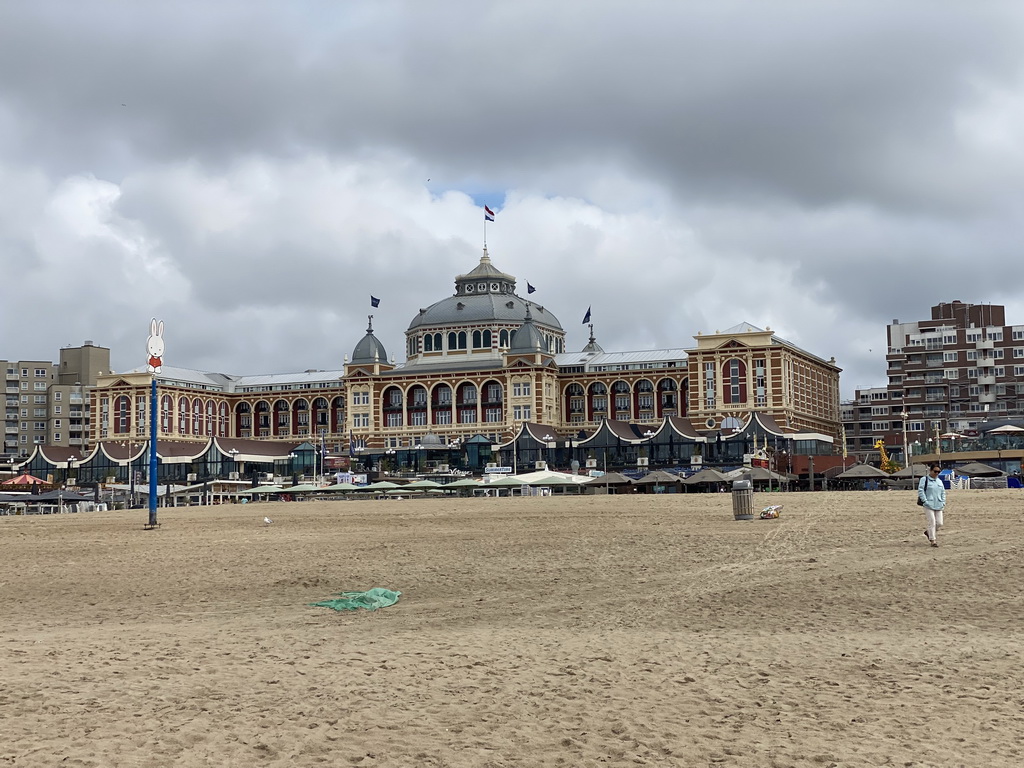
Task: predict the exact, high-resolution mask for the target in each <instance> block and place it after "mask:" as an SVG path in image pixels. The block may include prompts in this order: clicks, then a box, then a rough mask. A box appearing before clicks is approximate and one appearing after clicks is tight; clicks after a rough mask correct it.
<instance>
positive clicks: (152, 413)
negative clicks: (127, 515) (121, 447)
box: [149, 375, 157, 528]
mask: <svg viewBox="0 0 1024 768" xmlns="http://www.w3.org/2000/svg"><path fill="white" fill-rule="evenodd" d="M156 474H157V459H156V376H155V375H154V376H153V385H152V388H151V390H150V395H149V526H150V527H151V528H155V527H156V525H157V522H156Z"/></svg>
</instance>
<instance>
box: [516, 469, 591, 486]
mask: <svg viewBox="0 0 1024 768" xmlns="http://www.w3.org/2000/svg"><path fill="white" fill-rule="evenodd" d="M520 477H521V478H522V480H523V481H524V482H526V483H527V484H529V485H536V486H554V485H559V486H562V485H564V486H572V485H581V484H582V483H584V482H586V479H587V478H586V477H584V476H582V475H570V474H568V473H565V472H531V473H530V474H528V475H520Z"/></svg>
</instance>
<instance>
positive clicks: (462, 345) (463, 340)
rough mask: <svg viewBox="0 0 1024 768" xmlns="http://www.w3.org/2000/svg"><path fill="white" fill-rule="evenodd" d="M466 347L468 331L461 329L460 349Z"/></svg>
mask: <svg viewBox="0 0 1024 768" xmlns="http://www.w3.org/2000/svg"><path fill="white" fill-rule="evenodd" d="M465 348H466V332H465V331H459V349H465Z"/></svg>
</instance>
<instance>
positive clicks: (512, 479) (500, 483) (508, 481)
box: [483, 475, 525, 488]
mask: <svg viewBox="0 0 1024 768" xmlns="http://www.w3.org/2000/svg"><path fill="white" fill-rule="evenodd" d="M521 485H525V483H524V481H522V480H520V479H519V478H518V477H516V476H515V475H508V476H507V477H503V478H501V480H495V481H494V482H491V483H486V484H484V486H483V487H484V488H518V487H519V486H521Z"/></svg>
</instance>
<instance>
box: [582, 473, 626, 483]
mask: <svg viewBox="0 0 1024 768" xmlns="http://www.w3.org/2000/svg"><path fill="white" fill-rule="evenodd" d="M584 482H585V483H587V484H588V485H632V483H633V480H632V479H631V478H628V477H626V476H625V475H623V474H622V473H620V472H605V473H604V474H603V475H600V476H599V477H588V478H586V479H585V480H584Z"/></svg>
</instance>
